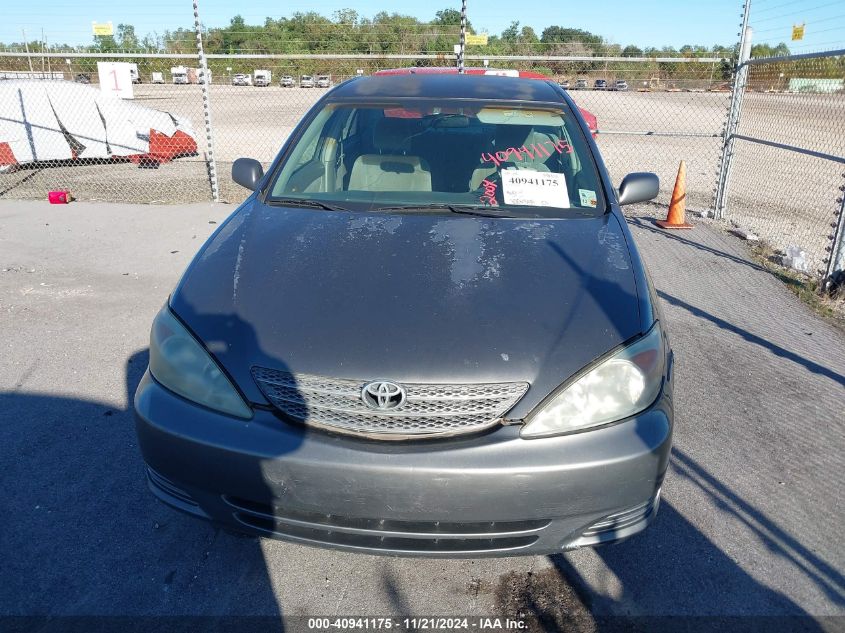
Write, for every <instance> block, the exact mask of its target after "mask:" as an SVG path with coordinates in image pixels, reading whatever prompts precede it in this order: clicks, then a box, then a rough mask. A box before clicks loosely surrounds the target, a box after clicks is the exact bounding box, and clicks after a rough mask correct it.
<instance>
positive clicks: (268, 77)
mask: <svg viewBox="0 0 845 633" xmlns="http://www.w3.org/2000/svg"><path fill="white" fill-rule="evenodd" d="M252 77H253V79H252V84H253V85H254V86H269V85H270V83H271V82H272V80H273V79H272V73H271V72H270V71H269V70H256V71H253V73H252Z"/></svg>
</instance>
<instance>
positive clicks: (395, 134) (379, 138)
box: [373, 117, 419, 154]
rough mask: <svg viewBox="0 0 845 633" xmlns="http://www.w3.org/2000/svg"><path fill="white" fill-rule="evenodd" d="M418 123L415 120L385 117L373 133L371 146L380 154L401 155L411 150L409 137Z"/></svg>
mask: <svg viewBox="0 0 845 633" xmlns="http://www.w3.org/2000/svg"><path fill="white" fill-rule="evenodd" d="M418 128H419V123H418V121H416V120H415V119H399V118H390V117H385V118H383V119H382V120H381V121H379V122H378V123H376V128H375V130H374V131H373V145H374V146H375V148H376V149H377V150H379V151H381V152H385V153H388V154H401V153H404V152H407V151H408V150H409V149H410V148H411V137H412V136H413V135H414V134H415V133H416V132H417V130H418Z"/></svg>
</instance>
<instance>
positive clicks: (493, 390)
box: [252, 367, 528, 439]
mask: <svg viewBox="0 0 845 633" xmlns="http://www.w3.org/2000/svg"><path fill="white" fill-rule="evenodd" d="M252 376H253V378H254V379H255V382H256V383H257V384H258V387H259V388H260V389H261V392H262V393H263V394H264V395H265V396H266V397H267V399H268V400H269V401H270V402H271V403H273V405H274V406H275V407H276V408H277V409H279V411H281V412H282V413H284V414H285V415H286V416H289V417H291V418H293V419H295V420H298V421H300V422H302V423H304V424H307V425H310V426H316V427H322V428H327V429H330V430H334V431H337V432H341V433H354V434H363V435H367V436H370V437H375V438H378V439H403V438H408V437H436V436H443V435H458V434H462V433H471V432H473V431H479V430H481V429H484V428H487V427H489V426H492V425H493V424H496V422H498V421H499V420H500V419H501V417H502V416H503V415H504V414H505V413H506V412H507V411H508V410H510V409H511V407H513V406H514V405H515V404H516V403H517V401H518V400H519V399H520V398H521V397H522V396H523V394H525V392H526V391H527V390H528V383H526V382H508V383H482V384H463V385H460V384H403V385H402V387H404V389H405V392H406V399H405V402H404V404H403V405H402V406H401V407H398V408H396V409H392V410H389V411H378V410H375V409H371V408H370V407H368V406H367V405H366V404H365V403H364V401H363V400H362V398H361V390H362V389H363V388H364V385H366V384H367V382H369V381H365V380H344V379H337V378H325V377H322V376H314V375H311V374H293V373H289V372H285V371H279V370H276V369H267V368H265V367H253V368H252Z"/></svg>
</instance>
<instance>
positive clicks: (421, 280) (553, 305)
mask: <svg viewBox="0 0 845 633" xmlns="http://www.w3.org/2000/svg"><path fill="white" fill-rule="evenodd" d="M447 72H448V73H454V74H446V73H447ZM456 147H459V148H460V149H461V150H462V151H460V152H456V151H454V148H456ZM446 157H448V159H449V160H446ZM232 178H233V180H234V182H236V183H238V184H240V185H242V186H244V187H245V188H247V189H249V190H250V192H251V193H250V195H249V197H248V198H247V199H246V201H245V202H244V203H243V204H241V205H240V207H238V208H237V209H236V210H235V211H234V212H233V213H232V215H230V216H229V218H228V219H227V220H226V221H224V222H223V223H222V224H221V225H220V227H219V228H218V229H217V231H216V232H215V233H214V234H213V235H212V236H211V237H210V238H209V240H208V241H207V242H206V243H205V245H204V246H202V247H201V248H200V250H199V252H198V253H197V255H196V256H195V258H194V260H193V262H192V263H191V264H190V265H189V266H188V268H187V271H186V272H185V274H184V275H183V277H182V279H181V281H180V282H179V284H178V285H177V287H176V288H175V289H174V290H173V292H172V294H171V295H170V297H169V299H168V301H167V303H166V304H165V305H164V306H163V307H162V309H161V311H160V312H159V313H158V315H157V316H156V317H155V319H154V321H153V325H152V332H151V336H150V347H149V368H148V371H147V372H146V373H145V375H144V377H143V378H142V379H141V381H140V384H139V385H138V389H137V393H136V395H135V399H134V410H135V422H136V430H137V434H138V439H139V447H140V450H141V453H142V455H143V458H144V461H145V463H146V465H147V471H146V475H147V482H148V485H149V487H150V489H151V490H152V492H153V493H154V494H155V495H156V496H157V497H158V498H159V499H161V500H162V501H164V502H166V503H168V504H170V505H172V506H174V507H176V508H179V509H181V510H183V511H185V512H187V513H189V514H192V515H194V516H196V517H198V518H203V519H211V520H213V521H215V522H216V523H218V524H220V525H222V526H224V527H225V528H227V529H230V530H236V531H242V532H246V533H249V534H253V535H261V536H268V537H273V538H278V539H284V540H289V541H292V542H295V543H300V544H307V545H320V546H324V547H332V548H337V549H346V550H350V551H355V552H362V553H371V554H391V555H401V556H411V555H416V556H441V557H443V556H447V557H459V556H460V557H480V556H512V555H516V554H551V553H560V552H564V551H568V550H572V549H576V548H579V547H585V546H593V545H599V544H604V543H609V542H614V541H618V540H620V539H625V538H628V537H630V536H632V535H634V534H636V533H637V532H639V531H641V530H643V529H645V528H646V526H647V525H648V524H649V523H650V522H651V521H652V520H653V519H654V517H655V515H656V512H657V508H658V505H659V499H660V491H661V487H662V484H663V480H664V475H665V473H666V469H667V465H668V462H669V456H670V451H671V439H672V429H673V396H672V391H673V381H674V378H673V376H674V371H673V370H672V362H673V356H672V351H671V348H670V345H669V339H668V337H667V334H666V331H665V328H664V325H663V320H662V318H661V314H660V308H659V304H658V298H657V295H656V293H655V291H654V289H653V287H652V285H651V283H650V282H649V279H648V277H647V273H646V270H645V268H644V266H643V262H642V260H641V259H640V256H639V254H638V251H637V247H636V244H635V242H634V240H633V239H632V235H631V233H630V231H629V229H628V225H627V223H626V221H625V217H624V216H623V215H622V210H621V205H626V204H632V203H637V202H643V201H645V200H649V199H652V198H654V197H655V196H656V195H657V192H658V188H659V183H658V179H657V176H655V175H654V174H648V173H642V172H637V173H632V174H628V175H627V176H625V178H623V179H622V181H621V183H619V186H618V189H617V188H616V187H615V186H614V185H615V183H614V182H612V181H611V179H610V177H609V175H608V173H607V171H606V169H605V168H604V166H603V162H602V161H601V160H600V159H599V155H598V148H597V146H596V144H595V142H594V141H593V139H592V138H591V136H590V134H589V128H588V126H587V124H586V122H585V121H584V119H583V117H582V115H581V113H580V111H579V109H578V107H577V106H576V105H575V103H574V102H573V101H572V98H571V97H570V96H569V94H568V93H567V92H564V91H562V90H561V89H560V87H559V86H557V85H556V84H555V83H554V82H553V81H550V80H548V79H527V78H522V77H519V76H516V77H514V76H493V75H480V74H479V75H473V74H462V75H459V74H457V73H456V72H455V70H454V69H444V70H443V74H435V73H432V72H428V73H419V74H413V73H410V72H407V73H404V74H402V73H401V71H400V73H399V74H397V75H393V76H391V75H374V76H370V77H358V78H353V79H351V80H349V81H347V82H344V83H343V84H341V85H339V86H337V87H336V88H335V89H334V90H331V91H327V92H326V93H325V94H324V95H323V96H322V97H321V98H320V99H319V100H318V101H317V103H316V104H314V106H313V107H312V108H311V109H310V110H309V112H308V113H307V114H306V115H305V117H304V118H303V120H302V121H301V122H300V123H299V124H298V126H297V127H296V128H295V129H294V130H293V132H292V133H291V134H290V135H289V136H288V140H287V141H286V142H285V144H284V146H283V147H282V148H281V149H280V153H279V156H278V157H277V159H276V160H275V161H274V162H273V163H271V167H270V168H269V171H268V173H267V174H265V173H264V169H263V167H262V165H261V163H259V162H258V161H256V160H253V159H249V158H240V159H237V160H236V161H235V162H234V164H233V166H232ZM338 306H342V307H343V309H338ZM142 520H143V519H142Z"/></svg>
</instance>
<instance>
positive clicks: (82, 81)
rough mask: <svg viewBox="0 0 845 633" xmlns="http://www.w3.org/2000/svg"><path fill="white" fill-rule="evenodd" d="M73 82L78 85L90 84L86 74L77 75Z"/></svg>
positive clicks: (89, 77)
mask: <svg viewBox="0 0 845 633" xmlns="http://www.w3.org/2000/svg"><path fill="white" fill-rule="evenodd" d="M73 80H74V81H75V82H76V83H78V84H90V83H91V76H90V75H89V74H88V73H78V74H77V75H76V77H74V78H73Z"/></svg>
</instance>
